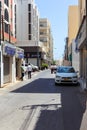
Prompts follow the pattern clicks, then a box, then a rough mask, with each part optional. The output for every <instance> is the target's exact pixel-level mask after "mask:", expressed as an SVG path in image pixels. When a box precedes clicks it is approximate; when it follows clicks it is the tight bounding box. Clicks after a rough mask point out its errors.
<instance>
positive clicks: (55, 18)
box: [35, 0, 78, 60]
mask: <svg viewBox="0 0 87 130" xmlns="http://www.w3.org/2000/svg"><path fill="white" fill-rule="evenodd" d="M35 4H36V5H37V7H38V10H39V13H40V17H41V18H48V20H49V21H50V23H51V31H52V35H53V40H54V48H53V50H54V59H56V60H57V59H60V58H62V56H63V54H64V46H65V41H64V40H65V38H66V37H67V35H68V7H69V6H70V5H78V0H35Z"/></svg>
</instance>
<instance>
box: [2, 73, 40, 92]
mask: <svg viewBox="0 0 87 130" xmlns="http://www.w3.org/2000/svg"><path fill="white" fill-rule="evenodd" d="M39 72H40V71H39ZM39 72H38V71H36V72H32V73H31V75H32V77H33V76H35V75H37V74H38V73H39ZM31 79H32V78H31ZM31 79H28V75H27V74H26V75H25V77H24V80H23V81H22V80H20V79H19V80H16V82H14V83H6V84H4V85H3V86H2V87H1V88H0V92H1V91H3V90H5V89H8V88H11V87H12V88H14V87H15V86H17V85H18V86H20V85H24V84H26V83H27V82H29V81H30V80H31Z"/></svg>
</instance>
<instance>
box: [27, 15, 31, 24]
mask: <svg viewBox="0 0 87 130" xmlns="http://www.w3.org/2000/svg"><path fill="white" fill-rule="evenodd" d="M28 22H29V23H31V13H29V14H28Z"/></svg>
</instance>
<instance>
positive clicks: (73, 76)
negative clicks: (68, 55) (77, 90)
mask: <svg viewBox="0 0 87 130" xmlns="http://www.w3.org/2000/svg"><path fill="white" fill-rule="evenodd" d="M61 83H73V84H77V83H78V75H77V72H75V70H74V68H73V67H72V66H59V67H58V68H57V71H56V74H55V85H56V84H61Z"/></svg>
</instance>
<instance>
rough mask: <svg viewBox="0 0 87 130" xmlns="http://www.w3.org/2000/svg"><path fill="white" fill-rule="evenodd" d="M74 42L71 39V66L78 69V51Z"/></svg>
mask: <svg viewBox="0 0 87 130" xmlns="http://www.w3.org/2000/svg"><path fill="white" fill-rule="evenodd" d="M75 47H76V43H75V41H74V40H73V41H72V66H73V67H74V68H75V70H76V71H79V52H76V51H75Z"/></svg>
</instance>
